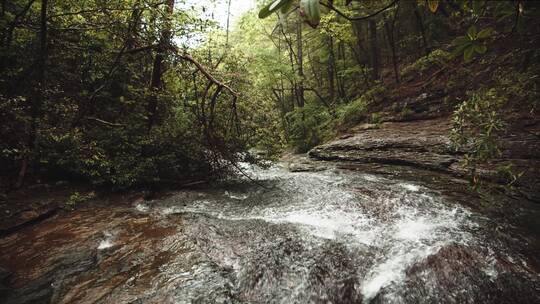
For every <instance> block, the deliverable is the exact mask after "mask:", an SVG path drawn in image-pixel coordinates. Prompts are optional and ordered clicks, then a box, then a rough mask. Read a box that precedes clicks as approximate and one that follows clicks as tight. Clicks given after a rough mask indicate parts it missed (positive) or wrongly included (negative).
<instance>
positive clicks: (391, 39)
mask: <svg viewBox="0 0 540 304" xmlns="http://www.w3.org/2000/svg"><path fill="white" fill-rule="evenodd" d="M398 11H399V4H398V7H397V9H396V12H395V13H394V17H393V18H392V22H391V23H389V22H387V20H386V21H385V22H384V27H385V29H386V37H388V44H389V45H390V50H391V51H392V65H393V66H394V77H395V79H396V83H399V69H398V62H397V55H396V41H395V36H394V29H395V28H396V19H397V14H398Z"/></svg>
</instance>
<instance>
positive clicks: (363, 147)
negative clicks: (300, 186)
mask: <svg viewBox="0 0 540 304" xmlns="http://www.w3.org/2000/svg"><path fill="white" fill-rule="evenodd" d="M535 126H536V127H535ZM450 127H451V124H450V118H449V117H443V118H437V119H427V120H415V121H405V122H403V121H401V122H396V121H394V122H384V123H382V124H380V125H373V124H363V125H359V126H357V127H355V128H353V129H351V130H350V131H349V133H348V134H345V135H343V136H341V137H340V138H338V139H336V140H332V141H330V142H328V143H326V144H323V145H320V146H317V147H315V148H314V149H312V150H311V151H309V153H308V154H309V156H310V157H312V158H314V159H317V160H326V161H340V162H350V163H364V164H366V163H371V164H384V165H400V166H407V167H412V168H415V169H423V170H428V171H436V172H440V173H445V174H449V175H451V176H454V177H458V178H463V179H467V178H468V176H467V173H468V172H467V169H466V168H464V167H463V160H464V156H465V152H466V151H464V150H461V151H460V150H457V151H456V149H454V148H453V147H452V144H451V141H450V138H449V134H450ZM539 131H540V128H539V126H538V124H532V127H531V128H529V129H521V130H519V131H515V132H513V131H509V132H507V133H506V134H505V135H504V136H502V137H501V138H500V141H501V152H502V153H501V157H500V158H498V159H493V160H491V161H490V162H489V163H487V164H483V165H481V166H480V167H479V168H478V174H479V175H480V177H481V178H482V179H483V180H484V181H487V182H491V183H493V184H500V185H504V184H506V183H508V182H509V181H510V180H509V177H508V176H507V175H506V173H504V172H501V171H500V168H501V167H503V166H507V165H509V164H512V166H513V170H514V171H515V172H523V175H522V176H521V177H520V178H519V179H518V180H517V182H515V183H514V185H515V186H517V187H518V192H520V194H522V195H524V196H525V197H526V198H527V199H529V200H532V201H535V202H540V152H539V151H540V137H538V136H536V134H539Z"/></svg>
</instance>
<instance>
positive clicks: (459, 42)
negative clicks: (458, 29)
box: [452, 36, 471, 46]
mask: <svg viewBox="0 0 540 304" xmlns="http://www.w3.org/2000/svg"><path fill="white" fill-rule="evenodd" d="M469 42H471V40H470V39H469V37H467V36H459V37H456V39H454V40H453V41H452V45H453V46H460V45H464V44H467V43H469Z"/></svg>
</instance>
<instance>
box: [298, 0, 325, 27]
mask: <svg viewBox="0 0 540 304" xmlns="http://www.w3.org/2000/svg"><path fill="white" fill-rule="evenodd" d="M300 15H301V16H302V17H304V19H305V20H306V22H307V23H308V24H309V25H311V27H313V28H315V27H317V25H319V22H320V21H321V9H320V7H319V0H301V1H300Z"/></svg>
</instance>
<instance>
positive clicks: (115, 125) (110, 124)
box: [85, 117, 125, 127]
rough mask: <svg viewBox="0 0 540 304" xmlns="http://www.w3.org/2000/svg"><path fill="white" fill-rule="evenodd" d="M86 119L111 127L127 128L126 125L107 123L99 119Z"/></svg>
mask: <svg viewBox="0 0 540 304" xmlns="http://www.w3.org/2000/svg"><path fill="white" fill-rule="evenodd" d="M85 118H86V119H88V120H92V121H96V122H99V123H102V124H104V125H107V126H110V127H123V126H125V125H124V124H119V123H113V122H108V121H105V120H103V119H99V118H96V117H85Z"/></svg>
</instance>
